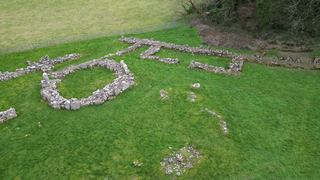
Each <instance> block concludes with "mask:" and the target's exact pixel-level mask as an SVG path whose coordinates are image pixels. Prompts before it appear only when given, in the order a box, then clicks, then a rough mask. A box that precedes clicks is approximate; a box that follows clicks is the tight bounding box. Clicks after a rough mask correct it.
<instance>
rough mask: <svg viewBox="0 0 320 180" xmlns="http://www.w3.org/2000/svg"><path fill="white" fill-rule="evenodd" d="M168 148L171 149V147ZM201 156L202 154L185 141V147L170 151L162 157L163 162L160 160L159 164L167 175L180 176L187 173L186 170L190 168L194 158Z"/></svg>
mask: <svg viewBox="0 0 320 180" xmlns="http://www.w3.org/2000/svg"><path fill="white" fill-rule="evenodd" d="M169 148H170V149H172V148H171V147H169ZM201 157H202V155H201V154H200V153H199V152H197V151H196V150H195V149H194V148H193V147H191V146H189V144H188V143H186V147H183V148H181V149H180V150H179V151H174V152H173V153H171V154H170V155H169V156H168V157H166V158H164V159H163V160H164V161H163V162H160V165H161V166H162V169H163V170H164V171H165V173H166V174H167V175H171V176H180V175H182V174H183V173H187V170H188V169H190V168H192V167H193V166H194V165H195V163H196V160H197V159H198V158H201Z"/></svg>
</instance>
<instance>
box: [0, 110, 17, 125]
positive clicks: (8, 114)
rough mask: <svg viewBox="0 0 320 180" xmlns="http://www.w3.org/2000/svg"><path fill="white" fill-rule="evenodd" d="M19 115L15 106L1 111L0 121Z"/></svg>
mask: <svg viewBox="0 0 320 180" xmlns="http://www.w3.org/2000/svg"><path fill="white" fill-rule="evenodd" d="M15 117H17V113H16V110H15V109H14V108H10V109H9V110H7V111H2V112H0V123H3V122H4V121H7V120H9V119H12V118H15Z"/></svg>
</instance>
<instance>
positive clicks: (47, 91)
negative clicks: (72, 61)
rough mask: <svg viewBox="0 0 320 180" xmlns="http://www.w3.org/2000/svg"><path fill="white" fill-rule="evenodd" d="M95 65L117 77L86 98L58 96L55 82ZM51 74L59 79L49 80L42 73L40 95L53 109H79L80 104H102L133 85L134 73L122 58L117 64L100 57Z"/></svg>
mask: <svg viewBox="0 0 320 180" xmlns="http://www.w3.org/2000/svg"><path fill="white" fill-rule="evenodd" d="M96 66H100V67H103V68H107V69H110V70H111V71H115V74H116V75H117V76H118V78H116V79H114V80H113V82H112V83H110V84H108V85H106V86H105V87H104V88H103V89H102V90H99V89H98V90H97V91H94V92H93V93H92V95H91V96H89V97H88V98H82V99H81V100H78V99H76V98H71V99H66V98H64V97H62V96H60V94H59V90H58V89H57V83H59V82H61V79H62V78H64V77H65V76H66V75H68V74H70V73H73V72H76V71H79V70H81V69H86V68H93V67H96ZM51 76H52V77H54V78H59V79H54V80H50V79H49V78H48V74H47V73H43V80H41V85H42V89H41V96H42V98H43V99H44V100H46V101H48V102H49V105H50V106H52V107H53V108H55V109H67V110H75V109H79V108H80V107H81V106H88V105H90V104H96V105H98V104H102V103H103V102H104V101H107V100H112V99H114V98H115V96H117V95H118V94H119V93H121V92H123V91H125V90H126V89H128V88H129V87H131V86H133V85H134V75H133V74H132V73H130V70H129V69H128V67H127V65H126V64H125V63H124V61H123V60H121V62H120V64H118V63H117V62H115V61H114V60H109V59H105V60H102V58H100V59H98V60H92V61H88V62H85V63H82V64H80V65H71V66H70V67H68V68H66V69H64V70H62V71H58V72H53V73H51Z"/></svg>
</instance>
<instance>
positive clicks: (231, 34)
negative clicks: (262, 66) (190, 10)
mask: <svg viewBox="0 0 320 180" xmlns="http://www.w3.org/2000/svg"><path fill="white" fill-rule="evenodd" d="M190 25H191V27H193V26H194V27H196V28H197V29H198V33H199V36H201V37H202V43H203V44H206V45H209V46H212V47H223V48H232V49H235V50H251V51H254V52H255V53H257V54H260V55H262V56H266V55H268V56H276V55H280V56H283V57H288V56H290V57H291V58H292V59H293V60H297V59H300V62H310V61H313V60H314V58H315V56H319V55H320V53H319V49H320V48H319V47H320V44H318V45H317V42H314V39H306V41H305V42H304V41H300V42H291V41H290V40H288V41H284V40H283V39H284V36H285V34H277V33H275V32H272V31H270V32H268V31H265V32H263V31H261V32H259V31H257V32H252V31H247V30H244V29H242V28H241V27H237V25H234V26H232V27H222V26H219V25H214V24H211V25H207V24H206V23H204V20H202V19H201V18H195V19H194V20H193V21H192V22H191V23H190ZM292 40H294V39H292ZM309 41H310V42H311V41H312V44H313V45H312V44H310V45H306V44H308V42H309ZM318 43H320V42H318Z"/></svg>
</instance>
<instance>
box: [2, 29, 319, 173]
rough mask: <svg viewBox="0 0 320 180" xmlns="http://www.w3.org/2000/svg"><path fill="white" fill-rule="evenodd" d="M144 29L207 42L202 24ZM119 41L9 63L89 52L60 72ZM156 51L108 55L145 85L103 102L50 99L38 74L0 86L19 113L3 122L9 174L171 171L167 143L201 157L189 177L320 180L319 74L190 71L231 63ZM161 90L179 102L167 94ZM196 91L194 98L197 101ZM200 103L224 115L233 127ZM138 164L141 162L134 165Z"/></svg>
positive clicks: (84, 88)
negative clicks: (148, 55)
mask: <svg viewBox="0 0 320 180" xmlns="http://www.w3.org/2000/svg"><path fill="white" fill-rule="evenodd" d="M135 37H136V38H154V39H155V40H159V41H166V42H169V43H176V44H188V45H189V46H199V45H201V39H200V38H199V37H198V34H197V30H196V29H195V28H192V29H190V28H189V27H180V28H176V29H170V30H164V31H158V32H153V33H146V34H139V35H135ZM118 39H119V37H106V38H100V39H94V40H88V41H79V42H75V43H69V44H63V45H59V46H53V47H47V48H41V49H37V50H34V51H26V52H21V53H13V54H7V55H0V60H1V61H0V62H1V64H0V71H2V72H4V71H14V70H15V69H17V68H22V67H26V66H27V64H26V63H25V61H27V60H30V61H38V60H39V59H40V58H41V57H44V56H45V55H46V54H48V55H49V56H50V57H51V58H56V57H58V56H60V57H62V56H64V55H65V54H70V53H79V54H83V55H84V56H83V57H81V58H79V59H77V60H72V61H69V62H65V63H63V64H58V65H56V68H55V69H54V71H58V70H62V69H64V68H66V67H68V66H70V65H71V64H81V63H82V62H85V61H89V60H92V59H97V58H100V57H102V56H104V55H106V54H109V53H115V52H116V51H118V50H121V49H124V48H126V47H129V46H130V44H126V43H123V42H121V41H119V40H118ZM147 48H148V47H143V48H141V49H139V50H138V51H135V52H132V53H129V54H126V55H124V56H121V57H112V58H110V59H114V60H116V61H117V62H119V61H120V60H122V59H123V60H124V61H125V63H126V64H127V65H128V67H129V69H130V70H131V72H132V73H134V75H135V83H136V84H137V85H134V86H133V87H131V88H129V89H127V90H126V91H124V92H123V93H122V94H120V95H119V96H117V97H116V98H115V99H114V100H112V101H108V102H105V103H103V104H101V105H98V106H95V105H91V106H87V107H84V108H81V109H79V110H76V111H67V110H56V109H53V108H52V107H51V106H49V105H48V104H47V103H46V102H41V99H42V98H41V96H40V89H41V85H40V84H39V83H40V81H41V79H42V73H41V72H40V71H37V72H36V73H32V74H29V75H22V76H20V77H18V78H17V79H11V80H9V81H5V82H0V111H4V110H7V109H9V108H10V107H14V108H16V110H17V113H18V117H17V118H15V119H12V120H9V121H6V122H4V123H2V124H0V137H1V138H0V162H1V163H0V179H14V178H16V177H19V178H20V179H107V178H109V179H132V178H135V179H166V178H168V176H167V175H165V173H164V172H163V171H161V170H159V169H160V168H161V165H160V162H161V161H162V160H163V158H165V157H166V156H167V155H168V154H170V153H171V152H172V150H171V149H169V147H173V148H181V147H183V146H184V144H185V143H186V142H188V143H189V144H190V145H193V146H196V150H197V151H199V152H200V153H201V154H202V155H203V157H202V158H201V159H199V162H198V163H197V164H196V165H195V166H194V168H192V169H191V170H190V171H188V173H187V174H184V175H182V176H181V177H180V179H251V178H252V177H254V178H258V179H319V178H320V172H319V169H320V167H319V166H320V165H319V161H320V154H319V148H320V143H319V142H320V139H319V137H320V128H319V127H320V122H319V117H320V111H319V109H320V104H319V101H320V96H319V95H320V93H319V90H320V83H319V79H320V73H319V72H316V71H303V70H289V69H284V68H271V67H264V66H261V65H251V64H249V63H245V64H244V68H243V72H242V74H241V76H239V77H234V76H228V75H225V74H216V73H214V72H208V71H202V70H198V69H189V68H188V65H189V63H190V61H191V60H195V61H199V62H203V63H208V64H212V65H220V66H227V64H228V59H225V58H217V57H209V56H198V55H195V56H192V55H191V54H186V53H182V52H176V51H169V50H165V51H161V52H160V53H158V54H157V55H159V56H161V57H174V58H175V57H176V58H179V60H180V63H179V64H165V63H162V62H158V61H154V60H150V59H140V58H139V55H140V53H141V52H142V51H145V50H146V49H147ZM230 61H231V59H230ZM69 76H70V77H69ZM74 78H81V79H82V81H76V80H75V79H74ZM112 78H113V77H112V75H111V74H110V73H109V72H108V71H107V70H105V69H100V68H94V69H87V70H83V71H78V72H76V73H73V74H70V75H68V76H67V77H66V78H65V81H64V82H62V83H60V84H58V88H59V89H60V88H61V89H60V93H61V94H65V95H66V96H70V97H72V96H76V95H78V94H80V93H83V94H81V97H87V96H88V95H90V93H89V91H93V90H92V89H88V87H92V86H93V85H96V88H101V87H100V85H101V86H102V87H103V86H104V84H105V85H106V84H108V82H109V81H111V80H112ZM193 83H200V84H201V87H200V88H199V89H195V88H192V87H191V84H193ZM160 90H166V91H168V93H169V94H168V96H169V97H170V98H169V99H168V100H166V101H161V97H160V94H159V91H160ZM190 92H194V93H195V95H196V96H197V98H196V102H190V101H189V100H188V93H190ZM88 93H89V94H88ZM202 108H208V109H210V110H212V111H214V112H216V113H218V114H220V115H222V118H223V120H224V121H226V123H227V127H228V129H229V134H224V133H223V132H222V130H221V127H220V125H219V119H218V118H216V117H215V116H212V114H209V113H207V112H205V111H202V110H201V109H202ZM38 122H40V123H41V127H39V126H38ZM18 127H19V129H17V128H18ZM25 135H28V136H27V137H25ZM136 160H139V162H141V163H142V165H141V166H135V165H134V164H133V162H134V161H136Z"/></svg>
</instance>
